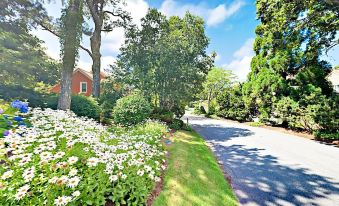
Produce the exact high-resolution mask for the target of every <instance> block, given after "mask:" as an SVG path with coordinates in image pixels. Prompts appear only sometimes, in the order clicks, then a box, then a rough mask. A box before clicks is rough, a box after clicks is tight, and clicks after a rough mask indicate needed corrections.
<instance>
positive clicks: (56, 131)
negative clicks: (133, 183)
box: [0, 109, 165, 206]
mask: <svg viewBox="0 0 339 206" xmlns="http://www.w3.org/2000/svg"><path fill="white" fill-rule="evenodd" d="M29 116H30V118H29V120H30V123H31V126H30V127H25V126H20V127H18V128H17V129H16V130H15V131H12V132H11V133H10V134H9V135H8V136H6V137H5V138H4V139H3V140H0V160H1V159H4V160H5V161H4V162H0V199H5V198H7V199H12V200H13V201H14V200H15V201H19V202H20V201H24V199H25V198H26V197H28V196H34V195H37V194H39V195H40V196H41V190H43V189H42V188H47V187H48V188H49V187H63V188H64V189H62V190H57V191H59V194H58V196H56V198H55V200H54V202H53V203H51V202H48V203H47V204H55V205H58V206H59V205H60V206H61V205H67V204H68V203H70V202H72V201H76V200H77V199H78V198H79V197H80V196H81V190H80V191H79V189H77V187H78V186H79V185H80V184H82V181H83V180H84V179H85V178H89V177H87V176H86V171H89V170H93V169H96V168H99V165H100V168H102V173H104V174H106V175H107V177H108V178H107V181H110V182H111V184H118V183H119V181H125V180H126V179H127V178H129V176H131V175H134V176H144V175H147V176H144V177H145V178H149V179H150V180H152V181H160V178H159V175H160V171H161V170H163V169H165V168H164V166H163V164H162V163H163V162H164V161H165V160H164V155H165V152H163V150H162V145H161V135H160V134H159V135H156V136H155V135H147V134H146V135H132V134H129V133H127V134H124V135H121V136H116V135H114V134H113V133H111V132H109V131H108V130H107V129H106V128H105V127H104V126H102V125H101V124H98V123H97V122H95V121H94V120H91V119H87V118H84V117H77V116H76V115H74V114H73V113H71V112H65V111H60V110H51V109H46V110H41V109H33V110H31V111H30V113H29ZM160 162H161V163H160ZM131 168H132V169H131ZM80 171H81V172H80ZM83 182H84V183H83V184H86V183H85V182H86V181H83ZM65 188H68V189H65ZM13 191H14V192H13ZM43 194H45V195H47V194H48V192H46V193H43ZM44 198H45V200H44V201H47V199H48V198H47V197H44ZM1 201H2V200H0V205H1ZM45 203H46V202H45ZM15 204H17V202H16V203H15ZM19 205H20V204H19ZM22 205H25V203H22Z"/></svg>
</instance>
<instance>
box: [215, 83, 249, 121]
mask: <svg viewBox="0 0 339 206" xmlns="http://www.w3.org/2000/svg"><path fill="white" fill-rule="evenodd" d="M217 103H218V105H219V109H218V110H217V112H216V114H217V115H218V116H221V117H225V118H228V119H233V120H237V121H245V120H248V119H249V111H248V109H247V108H246V106H245V104H244V101H243V96H242V93H241V88H240V87H238V86H237V87H233V88H232V89H231V90H230V91H225V92H223V93H222V94H221V95H218V96H217Z"/></svg>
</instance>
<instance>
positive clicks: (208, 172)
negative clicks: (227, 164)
mask: <svg viewBox="0 0 339 206" xmlns="http://www.w3.org/2000/svg"><path fill="white" fill-rule="evenodd" d="M171 141H172V143H171V144H170V145H169V146H168V150H169V153H170V155H169V160H168V169H167V170H166V171H165V177H164V188H163V191H162V192H161V193H160V195H159V196H158V198H157V199H155V202H154V206H163V205H166V206H186V205H195V206H200V205H201V206H205V205H227V206H233V205H238V202H237V199H236V197H235V195H234V194H233V192H232V189H231V187H230V185H229V184H228V182H227V181H226V180H225V177H224V175H223V172H222V171H221V169H220V167H219V165H218V163H217V161H216V159H215V157H214V156H213V154H212V152H211V151H210V150H209V148H208V147H207V145H206V143H205V142H204V140H203V139H202V138H201V137H200V136H199V135H198V134H197V133H195V132H183V131H178V132H177V133H175V134H174V136H173V137H172V138H171Z"/></svg>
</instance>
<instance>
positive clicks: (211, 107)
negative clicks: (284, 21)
mask: <svg viewBox="0 0 339 206" xmlns="http://www.w3.org/2000/svg"><path fill="white" fill-rule="evenodd" d="M216 110H217V102H216V100H212V101H211V103H210V105H209V107H208V115H212V114H215V112H216Z"/></svg>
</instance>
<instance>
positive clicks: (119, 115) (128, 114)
mask: <svg viewBox="0 0 339 206" xmlns="http://www.w3.org/2000/svg"><path fill="white" fill-rule="evenodd" d="M150 114H151V105H150V103H149V102H148V101H147V100H146V99H145V98H143V97H142V96H141V95H129V96H126V97H123V98H121V99H119V100H118V101H117V103H116V105H115V107H114V108H113V112H112V118H113V121H114V122H115V123H116V124H120V125H123V126H131V125H135V124H138V123H140V122H142V121H144V120H145V119H147V118H148V117H149V116H150Z"/></svg>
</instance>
